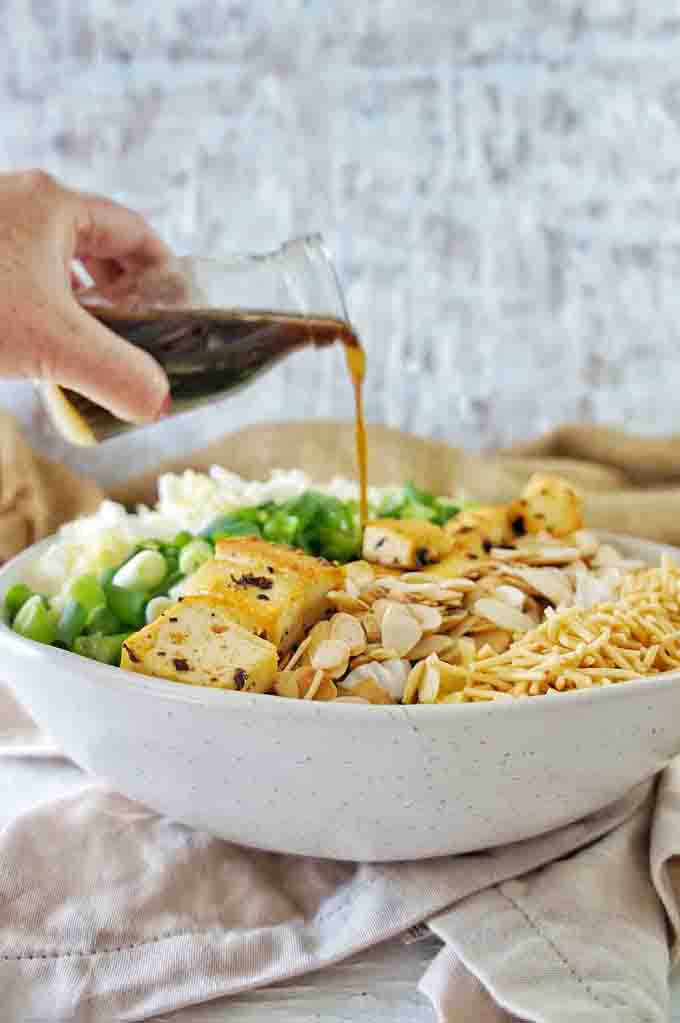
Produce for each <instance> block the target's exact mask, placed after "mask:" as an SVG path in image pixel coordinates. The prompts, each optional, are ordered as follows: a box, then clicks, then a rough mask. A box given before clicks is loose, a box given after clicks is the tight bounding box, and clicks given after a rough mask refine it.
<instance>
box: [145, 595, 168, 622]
mask: <svg viewBox="0 0 680 1023" xmlns="http://www.w3.org/2000/svg"><path fill="white" fill-rule="evenodd" d="M174 605H175V601H174V600H171V599H170V597H154V598H153V600H150V601H149V603H148V604H147V605H146V611H145V617H146V624H147V625H150V624H151V622H155V620H156V619H157V618H158V617H159V616H160V615H162V614H163V612H164V611H167V610H168V608H169V607H174Z"/></svg>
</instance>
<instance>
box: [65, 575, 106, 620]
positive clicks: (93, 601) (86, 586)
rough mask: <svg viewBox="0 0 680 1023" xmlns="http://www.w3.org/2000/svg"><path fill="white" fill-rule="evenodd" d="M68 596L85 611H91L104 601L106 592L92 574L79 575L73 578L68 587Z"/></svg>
mask: <svg viewBox="0 0 680 1023" xmlns="http://www.w3.org/2000/svg"><path fill="white" fill-rule="evenodd" d="M68 596H69V597H70V599H71V600H77V601H78V603H79V604H82V605H83V607H84V608H85V610H86V611H92V609H93V608H95V607H97V606H98V605H99V604H103V603H104V602H105V601H106V594H105V593H104V590H103V589H102V587H101V585H100V583H99V582H98V581H97V578H96V576H94V575H79V576H78V578H77V579H74V580H73V582H72V583H71V585H70V586H69V588H68Z"/></svg>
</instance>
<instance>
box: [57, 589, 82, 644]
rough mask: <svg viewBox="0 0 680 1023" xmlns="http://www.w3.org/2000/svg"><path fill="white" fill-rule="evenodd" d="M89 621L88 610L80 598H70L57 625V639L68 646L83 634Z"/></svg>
mask: <svg viewBox="0 0 680 1023" xmlns="http://www.w3.org/2000/svg"><path fill="white" fill-rule="evenodd" d="M86 622H87V610H86V609H85V608H84V607H83V605H82V604H81V603H80V601H78V600H73V599H71V600H68V601H67V602H66V604H65V606H64V610H63V611H62V612H61V616H60V618H59V624H58V625H57V639H58V640H59V642H60V643H63V644H64V645H65V646H67V647H72V646H73V641H74V640H75V638H76V637H77V636H79V635H80V634H81V632H82V631H83V629H84V628H85V623H86Z"/></svg>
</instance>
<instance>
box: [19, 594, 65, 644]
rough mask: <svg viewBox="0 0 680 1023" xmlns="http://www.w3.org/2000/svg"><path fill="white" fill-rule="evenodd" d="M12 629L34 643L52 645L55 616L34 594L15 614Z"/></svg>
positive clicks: (54, 637) (54, 632) (39, 597)
mask: <svg viewBox="0 0 680 1023" xmlns="http://www.w3.org/2000/svg"><path fill="white" fill-rule="evenodd" d="M12 628H13V629H14V631H15V632H18V633H19V635H20V636H24V637H25V638H26V639H33V640H35V641H36V643H48V644H49V643H54V641H55V639H56V638H57V616H56V614H55V613H54V611H52V610H50V609H48V608H47V607H46V606H45V602H44V600H43V598H42V597H41V596H39V595H38V594H37V593H36V594H35V595H34V596H32V597H29V598H28V600H27V601H26V602H25V603H24V604H23V606H22V607H21V608H20V610H19V611H18V612H17V615H16V618H15V619H14V622H13V625H12Z"/></svg>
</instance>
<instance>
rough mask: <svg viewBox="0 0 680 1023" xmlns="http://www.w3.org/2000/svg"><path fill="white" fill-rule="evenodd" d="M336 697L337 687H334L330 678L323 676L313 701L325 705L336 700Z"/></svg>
mask: <svg viewBox="0 0 680 1023" xmlns="http://www.w3.org/2000/svg"><path fill="white" fill-rule="evenodd" d="M337 696H338V687H337V686H336V684H335V682H333V681H332V680H331V679H330V678H328V677H327V676H326V675H324V677H323V679H322V681H321V685H320V686H319V688H318V689H317V691H316V694H315V695H314V697H313V699H315V700H317V701H319V702H322V703H327V702H330V701H331V700H336V699H337Z"/></svg>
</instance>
